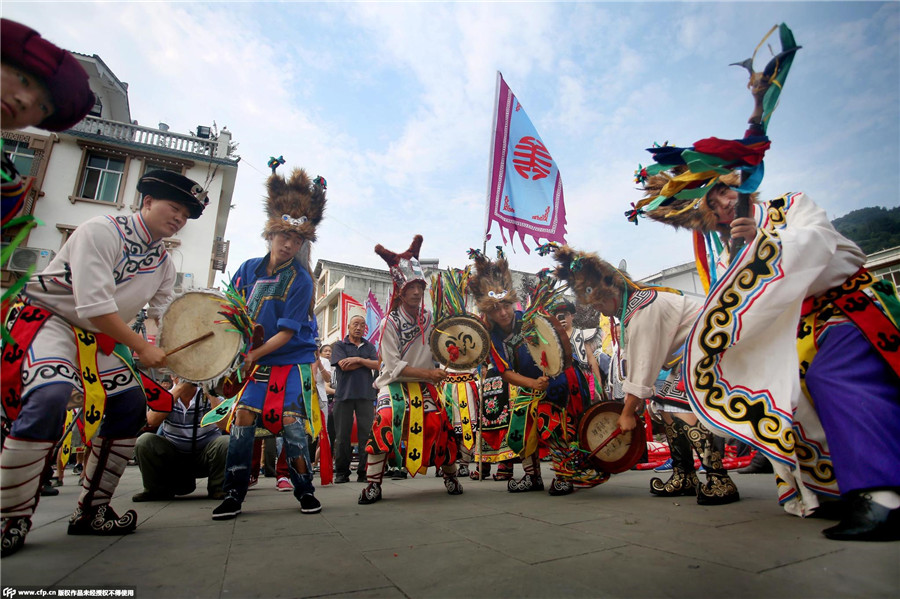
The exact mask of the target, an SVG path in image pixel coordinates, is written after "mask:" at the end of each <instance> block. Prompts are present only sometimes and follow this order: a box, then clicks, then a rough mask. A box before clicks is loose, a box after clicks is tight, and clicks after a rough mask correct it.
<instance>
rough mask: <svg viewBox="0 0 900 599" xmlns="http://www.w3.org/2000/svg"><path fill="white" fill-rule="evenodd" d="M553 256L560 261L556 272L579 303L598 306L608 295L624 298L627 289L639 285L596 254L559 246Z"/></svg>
mask: <svg viewBox="0 0 900 599" xmlns="http://www.w3.org/2000/svg"><path fill="white" fill-rule="evenodd" d="M553 258H554V259H555V260H556V261H557V262H558V263H559V266H557V267H556V270H555V272H554V274H555V275H556V277H557V278H558V279H560V280H562V281H566V282H567V283H568V284H569V288H571V289H572V290H573V291H575V297H576V298H578V303H581V304H586V305H589V306H597V304H599V302H600V301H601V300H602V299H604V298H607V297H609V296H614V297H622V295H623V294H624V293H625V290H626V288H631V289H636V288H638V287H639V286H638V285H637V284H636V283H635V282H633V281H632V280H631V279H630V278H628V276H627V275H626V274H625V273H623V272H622V271H620V270H619V269H617V268H615V267H614V266H613V265H612V264H610V263H609V262H607V261H606V260H603V259H601V258H600V257H599V256H597V254H589V253H587V252H580V251H577V250H575V249H573V248H571V247H569V246H567V245H564V246H561V247H559V248H556V251H555V252H554V254H553Z"/></svg>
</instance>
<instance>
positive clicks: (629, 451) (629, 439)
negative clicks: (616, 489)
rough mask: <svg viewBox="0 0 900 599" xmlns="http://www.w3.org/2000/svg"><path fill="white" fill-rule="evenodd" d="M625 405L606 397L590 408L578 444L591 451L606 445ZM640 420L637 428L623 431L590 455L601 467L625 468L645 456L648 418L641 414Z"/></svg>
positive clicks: (583, 418) (595, 463) (596, 464)
mask: <svg viewBox="0 0 900 599" xmlns="http://www.w3.org/2000/svg"><path fill="white" fill-rule="evenodd" d="M622 407H623V406H622V404H620V403H618V402H614V401H604V402H601V403H598V404H594V405H592V406H591V407H590V408H588V409H587V410H586V411H585V413H584V414H583V415H582V416H581V422H579V423H578V445H579V446H581V448H582V449H583V450H585V451H589V452H593V451H594V450H595V449H597V448H598V447H600V446H601V445H603V443H604V442H605V441H606V440H607V439H609V438H610V436H611V435H612V434H613V431H615V430H616V428H617V427H616V422H617V421H618V420H619V416H620V415H621V414H622ZM636 420H637V427H636V428H635V429H634V430H633V431H630V432H627V433H621V434H619V435H618V436H616V437H615V438H614V439H613V440H612V441H610V442H609V443H607V444H606V446H605V447H604V448H603V449H601V450H600V451H598V452H597V453H596V454H594V455H593V456H592V457H591V458H590V461H591V462H592V463H593V464H594V466H596V467H597V469H598V470H602V471H603V472H610V473H612V474H616V473H618V472H625V471H626V470H630V469H631V467H632V466H634V465H635V464H637V462H638V460H639V459H641V456H642V455H643V454H644V446H645V444H646V442H645V441H644V439H645V438H646V437H645V436H644V421H643V420H642V419H641V418H638V417H636Z"/></svg>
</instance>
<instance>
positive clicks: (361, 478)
mask: <svg viewBox="0 0 900 599" xmlns="http://www.w3.org/2000/svg"><path fill="white" fill-rule="evenodd" d="M356 482H358V483H365V482H369V479H368V478H366V473H365V472H363V473H361V474H357V475H356Z"/></svg>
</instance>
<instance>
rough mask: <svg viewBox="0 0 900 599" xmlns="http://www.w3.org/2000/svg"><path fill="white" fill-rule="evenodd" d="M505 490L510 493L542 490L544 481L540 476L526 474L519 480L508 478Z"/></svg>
mask: <svg viewBox="0 0 900 599" xmlns="http://www.w3.org/2000/svg"><path fill="white" fill-rule="evenodd" d="M506 490H507V491H509V492H510V493H527V492H528V491H543V490H544V481H543V480H541V477H540V476H533V475H531V474H526V475H525V476H523V477H522V478H521V479H520V480H515V479H512V478H511V479H509V482H507V483H506Z"/></svg>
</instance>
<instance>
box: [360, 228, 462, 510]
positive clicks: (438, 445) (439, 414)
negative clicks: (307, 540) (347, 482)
mask: <svg viewBox="0 0 900 599" xmlns="http://www.w3.org/2000/svg"><path fill="white" fill-rule="evenodd" d="M421 246H422V236H421V235H416V236H415V238H414V239H413V242H412V244H411V245H410V247H409V249H408V250H407V251H405V252H404V253H402V254H395V253H393V252H391V251H389V250H386V249H385V248H384V247H382V246H381V245H378V246H376V247H375V252H376V253H377V254H378V255H380V256H381V257H382V258H383V259H384V260H385V262H387V263H388V266H389V267H390V271H391V275H392V277H393V279H394V289H393V292H392V294H391V302H390V309H389V312H388V315H387V316H386V317H385V321H384V323H383V329H382V333H381V345H380V347H379V355H380V357H381V370H380V374H379V375H378V378H377V379H375V386H376V387H377V388H378V399H377V403H376V407H375V421H374V422H373V424H372V435H371V437H370V438H369V443H368V446H367V447H366V452H367V453H368V461H367V466H366V478H367V480H368V484H367V485H366V488H365V489H363V490H362V492H361V493H360V496H359V503H360V505H367V504H371V503H375V502H376V501H379V500H380V499H381V497H382V492H381V481H382V478H383V476H384V469H385V465H386V463H387V460H388V459H389V458H390V459H392V460H393V462H394V464H396V465H397V466H400V465H401V463H402V464H403V465H405V466H406V469H407V470H408V471H409V473H410V475H412V476H415V475H416V474H421V473H424V472H425V470H426V469H427V467H428V466H431V465H433V466H435V467H438V468H440V469H441V472H442V473H443V477H444V485H445V486H446V488H447V493H448V494H450V495H460V494H462V492H463V491H462V485H461V484H460V483H459V481H458V480H457V479H456V471H457V466H456V463H455V462H456V451H457V448H456V440H455V439H454V438H453V434H452V433H453V429H452V427H451V425H450V421H449V420H448V418H447V411H446V409H445V406H444V405H443V403H442V401H441V394H440V393H439V392H438V390H437V388H436V387H435V386H434V385H433V384H431V383H429V382H427V381H424V380H422V379H418V378H415V377H411V376H408V375H404V374H403V371H404V369H406V368H407V367H409V368H416V369H421V370H433V369H435V360H434V356H433V355H432V353H431V346H430V345H429V344H428V339H429V338H430V336H431V331H432V329H433V323H432V319H431V313H430V312H428V311H426V310H425V308H424V305H422V306H421V307H420V311H419V312H418V314H416V315H411V314H410V313H409V312H408V309H407V307H406V306H405V305H401V296H402V295H403V293H404V290H406V289H407V288H408V287H409V286H410V285H415V284H418V285H421V286H422V289H423V291H424V288H425V278H424V275H423V273H422V268H421V266H420V265H419V260H418V258H419V249H420V248H421ZM401 441H403V442H405V445H406V456H405V459H404V456H403V453H402V451H401V448H400V442H401Z"/></svg>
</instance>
